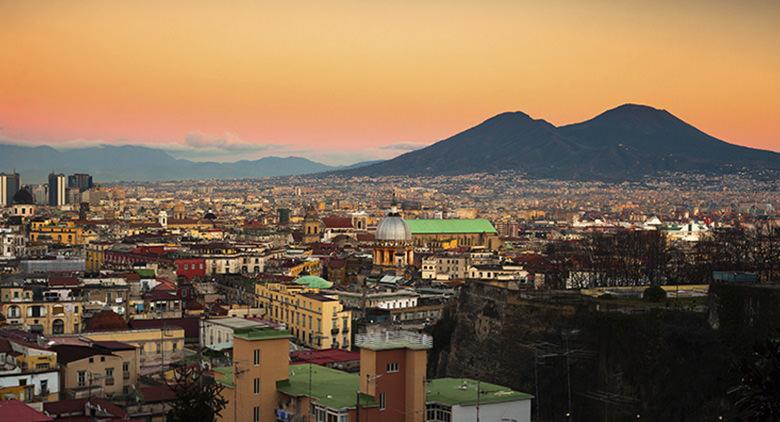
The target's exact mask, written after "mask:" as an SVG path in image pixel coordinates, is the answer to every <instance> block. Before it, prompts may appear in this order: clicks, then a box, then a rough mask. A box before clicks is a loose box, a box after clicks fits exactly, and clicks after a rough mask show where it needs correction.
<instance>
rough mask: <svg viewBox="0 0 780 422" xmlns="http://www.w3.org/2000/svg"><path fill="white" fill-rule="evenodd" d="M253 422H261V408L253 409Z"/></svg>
mask: <svg viewBox="0 0 780 422" xmlns="http://www.w3.org/2000/svg"><path fill="white" fill-rule="evenodd" d="M252 422H260V406H255V407H254V408H253V409H252Z"/></svg>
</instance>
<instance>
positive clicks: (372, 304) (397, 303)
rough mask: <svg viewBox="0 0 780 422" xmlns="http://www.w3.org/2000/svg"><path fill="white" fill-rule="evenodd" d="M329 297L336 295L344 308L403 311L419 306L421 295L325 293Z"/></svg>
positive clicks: (405, 291) (402, 292)
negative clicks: (403, 309) (418, 300)
mask: <svg viewBox="0 0 780 422" xmlns="http://www.w3.org/2000/svg"><path fill="white" fill-rule="evenodd" d="M325 293H326V294H328V295H331V294H332V295H336V296H338V298H339V301H340V302H341V303H342V304H344V306H347V307H350V308H355V309H362V308H379V309H402V308H410V307H415V306H417V299H419V298H420V295H419V294H418V293H416V292H414V291H413V290H408V289H398V290H390V289H387V290H379V291H366V292H365V293H359V292H347V291H342V290H333V291H327V292H325Z"/></svg>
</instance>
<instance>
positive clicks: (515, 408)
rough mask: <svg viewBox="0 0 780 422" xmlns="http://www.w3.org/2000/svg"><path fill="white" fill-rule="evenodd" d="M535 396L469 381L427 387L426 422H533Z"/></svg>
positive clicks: (452, 380)
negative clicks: (532, 411) (532, 404)
mask: <svg viewBox="0 0 780 422" xmlns="http://www.w3.org/2000/svg"><path fill="white" fill-rule="evenodd" d="M532 399H533V396H531V395H529V394H525V393H521V392H518V391H514V390H512V389H510V388H507V387H502V386H500V385H495V384H490V383H486V382H480V381H476V380H472V379H467V378H439V379H433V380H431V381H430V383H428V394H427V398H426V412H425V421H426V422H471V421H476V420H480V421H495V422H530V421H531V400H532Z"/></svg>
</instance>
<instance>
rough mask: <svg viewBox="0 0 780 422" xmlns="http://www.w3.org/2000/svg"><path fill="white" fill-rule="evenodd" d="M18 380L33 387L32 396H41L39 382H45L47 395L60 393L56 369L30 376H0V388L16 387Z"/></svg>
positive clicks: (58, 375)
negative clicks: (24, 381) (46, 383)
mask: <svg viewBox="0 0 780 422" xmlns="http://www.w3.org/2000/svg"><path fill="white" fill-rule="evenodd" d="M19 380H27V385H34V386H35V387H34V392H33V394H35V395H38V394H41V380H46V381H47V382H48V385H47V387H46V388H48V390H49V393H59V392H60V374H59V372H57V370H56V369H54V370H52V371H51V372H35V373H30V374H13V375H3V376H0V388H4V387H17V386H19Z"/></svg>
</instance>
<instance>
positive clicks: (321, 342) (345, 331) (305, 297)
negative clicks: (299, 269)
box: [255, 276, 352, 350]
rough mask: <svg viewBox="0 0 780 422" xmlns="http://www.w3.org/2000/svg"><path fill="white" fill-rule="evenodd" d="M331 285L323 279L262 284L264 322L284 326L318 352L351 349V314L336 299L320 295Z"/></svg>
mask: <svg viewBox="0 0 780 422" xmlns="http://www.w3.org/2000/svg"><path fill="white" fill-rule="evenodd" d="M332 286H333V283H331V282H329V281H327V280H325V279H323V278H320V277H316V276H304V277H300V278H298V279H296V280H295V281H294V282H292V283H265V284H261V283H259V284H257V285H256V286H255V295H256V298H257V302H258V303H257V305H258V307H260V308H262V309H263V311H264V312H265V314H264V315H265V319H267V320H269V321H272V322H278V323H282V324H285V325H286V326H287V327H288V328H289V330H290V332H291V333H292V335H293V337H294V338H295V339H296V340H297V341H298V342H299V343H301V344H303V345H305V346H307V347H311V348H312V349H317V350H321V349H349V348H350V345H351V341H352V312H351V311H346V310H344V306H343V305H342V304H341V303H340V302H339V299H338V297H337V296H331V295H325V294H322V293H320V289H327V288H330V287H332Z"/></svg>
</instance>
